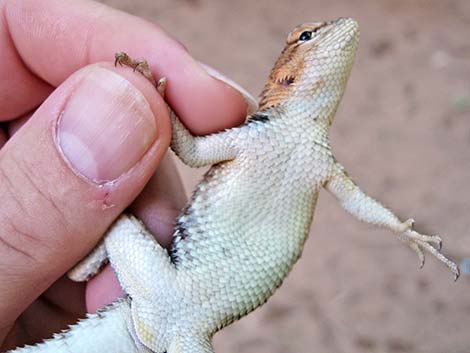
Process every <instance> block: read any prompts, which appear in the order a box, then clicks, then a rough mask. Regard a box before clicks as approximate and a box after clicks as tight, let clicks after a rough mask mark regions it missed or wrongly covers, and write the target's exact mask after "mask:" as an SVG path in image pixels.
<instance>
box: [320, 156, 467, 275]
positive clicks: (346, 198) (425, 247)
mask: <svg viewBox="0 0 470 353" xmlns="http://www.w3.org/2000/svg"><path fill="white" fill-rule="evenodd" d="M325 188H326V189H327V190H328V191H329V192H331V193H332V194H333V195H334V196H335V197H336V198H337V199H338V200H339V202H340V203H341V206H343V208H344V209H345V210H346V211H348V212H349V213H351V214H352V215H353V216H355V217H356V218H358V219H359V220H361V221H364V222H367V223H371V224H375V225H378V226H382V227H386V228H388V229H390V230H391V231H393V232H394V233H395V234H397V236H398V238H399V239H400V240H402V241H404V242H405V243H407V244H408V246H409V247H410V248H411V249H413V250H414V251H415V252H416V253H417V255H418V257H419V259H420V266H421V267H422V266H423V265H424V252H423V251H427V252H429V253H431V254H432V255H433V256H435V257H436V258H437V259H438V260H439V261H441V262H443V263H444V264H445V265H446V266H447V267H449V269H450V270H451V271H452V273H453V274H454V277H455V280H457V278H458V277H459V274H460V272H459V268H458V267H457V265H456V264H455V263H454V262H452V261H450V260H449V259H448V258H446V257H445V256H444V255H443V254H442V253H441V252H440V248H441V243H442V240H441V238H440V237H439V236H437V235H423V234H420V233H418V232H416V231H414V230H413V229H412V228H413V223H414V221H413V220H412V219H408V220H407V221H405V222H402V221H400V219H398V217H397V216H395V215H394V214H393V212H392V211H390V210H389V209H387V208H386V207H385V206H383V205H382V204H381V203H380V202H378V201H376V200H374V199H373V198H371V197H370V196H368V195H366V194H365V193H364V192H363V191H362V190H361V189H360V188H359V187H358V186H357V185H356V184H355V183H354V182H353V180H352V179H351V178H350V177H349V176H348V175H347V173H346V172H345V171H344V168H343V167H342V166H341V165H339V164H335V167H334V172H333V175H332V176H331V177H330V178H329V180H328V181H327V182H326V184H325ZM433 244H434V245H435V246H433Z"/></svg>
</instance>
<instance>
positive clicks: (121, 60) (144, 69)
mask: <svg viewBox="0 0 470 353" xmlns="http://www.w3.org/2000/svg"><path fill="white" fill-rule="evenodd" d="M117 64H119V65H120V66H123V65H124V66H128V67H131V68H132V69H133V70H134V71H138V72H140V73H141V74H142V75H143V76H144V77H145V78H146V79H147V80H149V81H150V83H151V84H152V85H153V86H154V87H157V82H156V81H155V78H154V77H153V75H152V72H151V71H150V67H149V64H148V63H147V61H146V60H133V59H131V57H130V56H129V55H127V54H126V53H124V52H119V53H116V54H114V66H117Z"/></svg>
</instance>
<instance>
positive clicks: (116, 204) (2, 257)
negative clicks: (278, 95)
mask: <svg viewBox="0 0 470 353" xmlns="http://www.w3.org/2000/svg"><path fill="white" fill-rule="evenodd" d="M0 11H1V15H2V16H1V17H0V44H1V48H2V50H1V51H0V124H1V125H0V127H1V128H0V199H1V200H2V202H1V203H0V224H2V227H1V228H0V283H1V285H0V342H3V343H2V344H0V347H1V349H2V350H3V349H7V348H11V347H15V346H17V345H22V344H25V343H32V342H36V341H38V340H40V339H42V338H45V337H48V336H49V335H50V334H51V333H52V332H54V331H58V330H59V329H61V328H64V327H65V326H66V325H67V324H69V323H71V322H74V321H75V320H76V318H77V317H79V316H83V314H84V312H85V311H86V310H87V311H90V312H93V311H95V310H96V309H97V308H98V307H100V306H102V305H103V304H105V303H109V302H111V301H112V300H113V299H115V298H116V297H117V296H119V295H121V294H122V292H121V290H120V287H119V285H118V283H117V281H116V279H115V277H114V274H113V273H112V270H111V269H110V268H109V267H108V268H105V269H104V271H103V272H102V273H101V274H99V275H98V276H97V277H96V278H94V279H93V280H92V281H90V282H89V283H88V284H87V285H86V287H85V285H83V284H80V283H78V284H77V283H73V282H71V281H69V280H68V279H67V278H66V277H65V276H64V273H65V272H66V271H67V270H68V269H70V268H71V267H72V266H73V265H74V264H75V263H76V262H77V261H78V260H79V259H80V258H81V257H83V256H84V255H85V254H87V253H88V252H89V251H90V250H91V249H92V248H93V247H94V245H95V244H96V243H97V241H98V240H99V239H100V237H101V236H102V234H103V233H104V232H105V230H106V229H107V228H108V227H109V225H110V224H111V223H112V222H113V220H114V219H115V218H116V217H117V216H118V215H119V214H120V213H122V212H123V211H124V210H125V209H126V207H128V206H129V205H130V204H131V203H132V204H131V205H130V207H129V208H130V211H131V212H132V213H134V214H135V215H136V216H137V217H139V218H140V219H142V220H143V222H144V223H145V224H146V226H147V227H148V228H149V229H150V230H151V231H152V233H153V234H155V236H156V237H157V240H158V241H159V242H160V243H161V244H163V245H168V244H169V242H170V241H171V233H172V226H173V219H174V217H175V216H176V215H177V213H178V211H179V209H180V208H181V207H182V205H183V204H184V203H185V194H184V191H183V188H182V185H181V182H180V179H179V177H178V175H177V172H176V169H175V167H174V165H173V164H172V161H171V159H169V158H168V157H165V153H166V151H167V149H168V145H169V142H170V124H169V120H168V111H167V107H166V104H165V102H163V100H162V98H161V97H160V96H159V95H158V94H157V92H156V91H155V88H154V87H152V85H151V84H150V83H149V82H148V81H147V80H145V79H144V78H143V77H141V76H140V75H138V74H135V73H133V72H132V70H131V69H129V68H120V67H114V65H113V63H111V62H109V61H110V60H111V59H112V58H113V54H114V52H116V51H121V50H124V51H126V52H127V53H129V54H130V55H131V56H132V57H136V58H140V57H144V58H146V59H147V60H148V62H149V65H150V67H151V68H152V70H153V74H154V75H155V77H157V78H159V77H163V76H165V77H167V79H168V82H169V84H168V89H167V91H166V99H167V101H168V103H169V104H170V106H171V107H172V108H173V109H174V110H175V111H176V112H177V113H178V115H179V116H180V119H181V120H182V121H183V122H184V124H185V125H186V126H187V127H188V128H189V129H190V130H191V131H192V132H193V133H194V134H206V133H210V132H214V131H218V130H220V129H224V128H228V127H231V126H235V125H238V124H240V123H241V122H242V121H243V120H244V118H245V116H246V113H247V110H248V108H247V103H246V101H247V100H248V101H250V99H251V98H250V97H248V96H246V93H241V92H242V91H239V90H238V89H236V88H237V87H236V85H234V84H232V83H230V81H228V80H226V79H225V78H223V77H221V76H218V74H217V73H214V72H212V71H210V69H209V71H210V72H211V73H210V74H209V72H208V71H206V69H204V68H203V67H202V66H201V65H200V64H199V63H198V62H197V61H196V60H194V59H193V58H192V57H191V56H190V55H189V54H188V53H187V51H186V49H185V48H184V47H183V46H182V45H181V44H179V43H178V42H177V41H176V40H174V39H173V38H171V37H170V36H169V35H168V34H166V33H165V32H164V31H163V30H162V29H161V28H159V27H158V26H156V25H154V24H151V23H149V22H146V21H144V20H142V19H139V18H136V17H133V16H130V15H128V14H125V13H122V12H119V11H117V10H114V9H111V8H108V7H106V6H104V5H101V4H98V3H94V2H88V1H74V2H63V1H61V0H43V1H40V2H39V1H35V0H12V1H8V0H0ZM123 28H124V29H125V31H123ZM136 38H138V40H136ZM96 63H98V64H96ZM182 67H184V68H185V69H184V70H181V68H182ZM77 70H78V71H77ZM215 77H217V78H215ZM234 87H235V88H234ZM253 105H254V103H253V101H251V106H253ZM221 112H223V114H221ZM123 129H124V130H125V133H122V130H123ZM97 137H98V138H97ZM157 166H158V171H157V172H156V173H155V169H156V167H157ZM142 190H143V191H142ZM139 194H140V195H139ZM138 195H139V196H138ZM137 196H138V197H137ZM136 197H137V199H136ZM134 200H135V201H134ZM39 317H40V318H41V320H38V318H39Z"/></svg>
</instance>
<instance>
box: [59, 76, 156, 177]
mask: <svg viewBox="0 0 470 353" xmlns="http://www.w3.org/2000/svg"><path fill="white" fill-rule="evenodd" d="M84 75H85V76H84V77H83V78H82V80H81V81H80V83H79V84H78V87H76V89H75V90H74V91H73V93H72V95H71V96H70V98H69V100H68V102H67V105H66V107H65V108H64V110H63V113H62V115H61V117H60V118H59V119H60V120H59V122H58V129H57V141H58V144H59V148H60V150H61V151H62V153H63V156H64V157H65V159H66V160H67V161H68V162H69V164H70V166H71V167H72V168H73V169H74V171H75V172H76V173H78V174H80V175H82V176H84V177H85V178H87V179H88V180H90V181H92V182H94V183H104V182H108V181H112V180H115V179H117V178H119V176H120V175H122V174H123V173H125V172H127V171H129V170H130V169H131V168H132V167H133V166H134V165H135V164H136V163H137V162H138V161H139V160H140V159H141V158H142V157H143V155H144V154H145V152H146V151H147V150H148V148H149V147H150V146H151V145H152V144H153V143H154V141H155V140H156V138H157V126H156V121H155V117H154V115H153V113H152V111H151V109H150V105H149V104H148V102H147V101H146V99H145V98H144V96H143V94H142V93H141V92H140V91H139V90H138V89H137V88H135V87H134V86H133V85H132V84H131V83H130V82H129V81H127V80H126V79H124V78H123V77H121V76H119V75H118V74H116V73H114V72H112V71H109V70H106V69H103V68H100V67H92V68H90V69H88V71H87V72H86V73H84Z"/></svg>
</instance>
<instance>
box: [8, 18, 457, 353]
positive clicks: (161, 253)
mask: <svg viewBox="0 0 470 353" xmlns="http://www.w3.org/2000/svg"><path fill="white" fill-rule="evenodd" d="M358 38H359V30H358V25H357V23H356V22H355V21H354V20H352V19H347V18H341V19H338V20H336V21H331V22H314V23H306V24H303V25H301V26H299V27H297V28H295V29H294V30H293V31H292V32H291V33H290V34H289V36H288V39H287V44H286V46H285V48H284V50H283V52H282V54H281V56H280V57H279V59H278V60H277V62H276V64H275V66H274V68H273V70H272V72H271V75H270V77H269V79H268V82H267V83H266V86H265V89H264V91H263V93H262V97H261V102H260V110H259V111H258V112H257V113H255V114H253V115H251V116H249V117H248V119H247V121H246V123H245V124H244V125H242V126H240V127H236V128H232V129H227V130H225V131H223V132H219V133H215V134H211V135H208V136H203V137H195V136H193V135H191V134H190V133H189V131H188V130H187V129H186V128H185V127H184V125H183V124H182V123H181V122H180V121H179V120H178V119H177V117H176V116H175V115H174V113H173V112H171V120H172V125H173V139H172V146H171V147H172V149H173V151H174V152H175V153H176V154H177V155H178V157H179V158H181V159H182V161H183V162H184V163H186V164H188V165H190V166H193V167H199V166H205V165H213V166H212V167H211V169H210V170H209V171H208V172H207V174H206V175H205V176H204V179H203V180H202V182H201V183H200V184H199V185H198V186H197V188H196V190H195V192H194V193H193V195H192V197H191V199H190V201H189V203H188V205H187V206H186V207H185V208H184V209H183V211H182V212H181V215H180V216H179V218H178V220H177V222H176V227H175V233H174V239H173V244H172V248H171V250H170V252H169V253H168V252H167V251H166V250H165V249H163V248H161V247H160V245H159V244H158V243H157V242H156V241H155V240H154V238H153V237H152V236H151V235H150V234H149V232H148V231H147V230H146V229H145V228H144V226H143V225H142V224H141V223H140V222H139V221H138V220H137V219H135V218H134V217H132V216H129V215H122V216H121V217H120V218H119V219H118V220H117V221H116V223H115V224H114V225H113V226H112V227H111V228H110V230H109V231H108V233H107V234H106V235H105V237H104V240H103V242H102V243H101V244H100V245H99V246H98V248H97V249H96V250H95V251H94V252H93V253H92V254H90V255H89V256H88V257H87V258H86V259H85V260H83V261H82V263H80V264H79V265H78V267H77V268H76V269H75V270H73V271H72V272H71V275H72V277H74V278H75V279H79V280H80V279H85V278H87V277H88V276H90V275H92V274H93V273H95V272H96V271H97V269H98V268H99V266H100V265H101V263H102V262H103V261H104V260H105V259H106V257H107V258H109V261H110V262H111V264H112V266H113V268H114V270H115V272H116V274H117V277H118V279H119V281H120V283H121V285H122V287H123V289H124V291H125V292H126V293H127V295H128V297H127V298H126V299H122V300H120V301H118V302H117V303H115V304H113V305H112V306H110V307H108V308H107V309H105V310H104V311H103V312H101V313H99V314H97V315H92V316H90V317H89V318H88V319H86V320H84V321H81V322H79V323H78V324H77V325H74V326H72V327H71V328H70V330H68V331H66V332H65V333H62V334H60V335H59V336H57V337H56V338H54V339H52V340H48V341H45V342H44V343H42V344H39V345H36V346H29V347H25V348H22V349H18V350H15V351H14V352H17V353H20V352H21V353H27V352H35V351H42V352H59V351H60V352H87V353H93V352H102V351H105V350H106V351H108V352H109V353H112V352H121V351H122V352H156V353H163V352H167V353H189V352H191V353H211V352H213V349H212V345H211V338H212V336H213V335H214V334H215V333H216V332H217V331H218V330H220V329H221V328H222V327H224V326H226V325H228V324H230V323H231V322H233V321H235V320H237V319H238V318H240V317H242V316H244V315H246V314H247V313H249V312H250V311H252V310H254V309H255V308H257V307H258V306H260V305H261V304H263V303H264V302H265V301H266V300H267V299H268V298H269V297H270V296H271V295H272V293H273V292H274V291H275V290H276V288H277V287H278V286H279V285H280V284H281V283H282V281H283V279H284V278H285V277H286V275H287V274H288V272H289V271H290V270H291V268H292V266H293V265H294V263H295V262H296V260H297V259H298V258H299V256H300V255H301V251H302V248H303V245H304V242H305V240H306V238H307V235H308V232H309V229H310V225H311V222H312V219H313V211H314V209H315V205H316V201H317V197H318V192H319V190H320V189H321V188H322V187H324V188H326V189H327V190H328V191H329V192H331V193H332V194H333V195H334V196H335V197H336V198H337V199H338V200H339V202H340V204H341V205H342V206H343V208H345V209H346V210H347V211H348V212H350V213H351V214H353V215H354V216H355V217H357V218H358V219H360V220H362V221H365V222H368V223H372V224H376V225H379V226H383V227H386V228H389V229H390V230H392V231H393V232H394V233H395V234H396V235H397V236H398V237H399V238H400V239H401V240H403V241H404V242H405V243H406V244H408V245H409V246H410V247H411V248H412V249H413V250H415V251H416V252H417V254H418V255H419V257H420V259H421V261H423V260H424V254H423V250H426V251H428V252H430V253H431V254H433V255H434V256H436V257H437V258H438V259H439V260H440V261H442V262H443V263H445V264H446V265H447V266H448V267H449V268H450V269H451V271H452V272H453V273H454V275H455V276H456V277H457V276H458V268H457V266H456V265H455V264H454V263H453V262H451V261H450V260H448V259H447V258H445V257H444V256H443V255H442V254H441V253H440V251H439V248H440V243H441V240H440V238H439V237H438V236H427V235H421V234H419V233H417V232H415V231H414V230H412V225H413V221H412V220H408V221H405V222H402V221H400V220H399V219H398V218H397V217H396V216H395V215H394V214H393V213H392V212H391V211H390V210H388V209H387V208H385V207H384V206H382V205H381V204H380V203H379V202H378V201H376V200H374V199H372V198H370V197H369V196H367V195H366V194H365V193H364V192H362V191H361V190H360V189H359V187H358V186H357V185H356V184H355V183H354V182H353V181H352V180H351V179H350V177H349V176H348V175H347V173H346V172H345V170H344V168H343V167H342V166H341V165H340V164H339V163H338V162H337V161H336V159H335V158H334V156H333V153H332V150H331V147H330V142H329V138H328V129H329V127H330V125H331V123H332V121H333V118H334V115H335V112H336V109H337V107H338V104H339V102H340V100H341V97H342V95H343V92H344V89H345V86H346V82H347V79H348V77H349V73H350V70H351V67H352V64H353V61H354V57H355V53H356V50H357V44H358ZM127 59H128V58H127ZM127 59H126V60H127ZM126 60H124V62H125V63H126V64H129V60H128V61H127V62H126ZM142 71H143V72H144V73H147V74H148V72H147V71H146V70H145V69H144V70H142ZM149 78H150V79H152V78H151V77H149ZM160 82H163V83H164V81H160ZM162 86H163V88H164V85H163V84H162V85H161V86H160V88H162ZM92 327H94V328H93V329H92ZM111 341H112V344H111V343H110V342H111ZM12 352H13V351H12Z"/></svg>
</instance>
